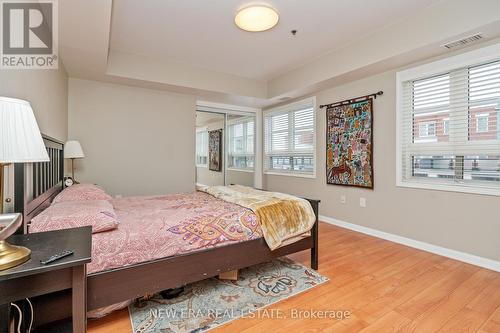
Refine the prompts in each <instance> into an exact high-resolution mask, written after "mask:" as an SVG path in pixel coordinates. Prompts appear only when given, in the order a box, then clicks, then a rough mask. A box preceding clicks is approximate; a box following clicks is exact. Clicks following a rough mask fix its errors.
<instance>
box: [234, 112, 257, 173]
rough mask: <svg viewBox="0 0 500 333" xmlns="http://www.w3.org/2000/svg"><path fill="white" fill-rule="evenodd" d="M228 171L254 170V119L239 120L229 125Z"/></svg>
mask: <svg viewBox="0 0 500 333" xmlns="http://www.w3.org/2000/svg"><path fill="white" fill-rule="evenodd" d="M228 133H229V136H228V138H229V145H228V146H229V151H228V157H227V158H228V163H227V165H228V169H236V170H243V171H245V170H253V168H254V141H255V121H254V117H248V118H243V119H237V120H235V121H234V122H229V123H228Z"/></svg>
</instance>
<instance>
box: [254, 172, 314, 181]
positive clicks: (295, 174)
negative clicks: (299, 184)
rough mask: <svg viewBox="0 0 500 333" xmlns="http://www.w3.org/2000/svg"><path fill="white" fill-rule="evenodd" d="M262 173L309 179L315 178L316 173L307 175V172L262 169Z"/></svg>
mask: <svg viewBox="0 0 500 333" xmlns="http://www.w3.org/2000/svg"><path fill="white" fill-rule="evenodd" d="M264 174H265V175H272V176H287V177H299V178H310V179H315V178H316V174H312V175H308V174H303V173H293V172H275V171H264Z"/></svg>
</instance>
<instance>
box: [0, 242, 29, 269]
mask: <svg viewBox="0 0 500 333" xmlns="http://www.w3.org/2000/svg"><path fill="white" fill-rule="evenodd" d="M29 258H31V250H30V249H28V248H26V247H24V246H16V245H10V244H9V243H7V242H6V241H0V271H3V270H5V269H8V268H12V267H15V266H17V265H21V264H22V263H23V262H25V261H27V260H28V259H29Z"/></svg>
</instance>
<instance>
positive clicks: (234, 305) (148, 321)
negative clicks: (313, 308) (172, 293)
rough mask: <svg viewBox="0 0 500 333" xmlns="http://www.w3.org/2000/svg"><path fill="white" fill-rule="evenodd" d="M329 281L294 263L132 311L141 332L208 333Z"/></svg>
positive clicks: (250, 271)
mask: <svg viewBox="0 0 500 333" xmlns="http://www.w3.org/2000/svg"><path fill="white" fill-rule="evenodd" d="M326 281H328V278H327V277H325V276H322V275H320V274H318V273H317V272H316V271H314V270H312V269H310V268H308V267H305V266H303V265H301V264H299V263H296V262H294V261H292V260H290V259H288V258H280V259H276V260H274V261H272V262H268V263H264V264H260V265H256V266H253V267H249V268H246V269H242V270H240V271H239V275H238V281H222V280H219V279H217V278H211V279H207V280H204V281H200V282H196V283H192V284H190V285H187V286H186V287H185V290H184V292H183V293H182V294H180V295H179V296H178V297H176V298H174V299H171V300H166V299H163V298H162V297H161V296H160V295H156V296H154V297H153V298H152V299H149V300H148V301H143V302H141V304H140V305H139V303H136V304H132V305H130V306H129V312H130V320H131V322H132V327H133V331H134V332H136V333H146V332H147V333H171V332H172V333H173V332H175V333H181V332H182V333H184V332H205V331H207V330H210V329H212V328H215V327H217V326H220V325H222V324H225V323H227V322H229V321H231V320H234V319H237V318H240V317H242V316H248V317H251V316H255V315H256V313H258V312H260V311H263V310H259V309H261V308H263V307H266V306H268V305H270V304H273V303H276V302H279V301H281V300H284V299H286V298H289V297H291V296H293V295H296V294H298V293H301V292H303V291H306V290H308V289H311V288H313V287H315V286H318V285H320V284H322V283H324V282H326Z"/></svg>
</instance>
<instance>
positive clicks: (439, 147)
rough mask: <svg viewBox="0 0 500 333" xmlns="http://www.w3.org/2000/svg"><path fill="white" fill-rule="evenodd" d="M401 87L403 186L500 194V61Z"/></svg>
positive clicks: (428, 78)
mask: <svg viewBox="0 0 500 333" xmlns="http://www.w3.org/2000/svg"><path fill="white" fill-rule="evenodd" d="M401 85H402V86H401V96H400V109H401V110H399V111H398V112H400V118H399V119H400V123H399V124H398V126H400V131H399V133H400V137H399V144H400V147H399V149H400V152H401V153H400V154H399V156H398V158H399V159H400V163H399V165H400V167H401V170H400V174H401V177H400V179H399V181H400V182H401V183H402V184H401V185H404V184H405V183H406V185H404V186H408V185H411V184H415V185H418V186H416V187H424V188H437V189H446V190H456V191H465V192H474V193H485V194H498V195H500V61H490V62H487V63H482V64H478V65H476V64H473V65H470V66H466V67H461V68H456V69H452V70H449V71H447V72H444V73H443V72H441V73H436V74H435V75H429V76H427V77H423V78H418V79H411V80H405V81H403V82H401Z"/></svg>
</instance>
